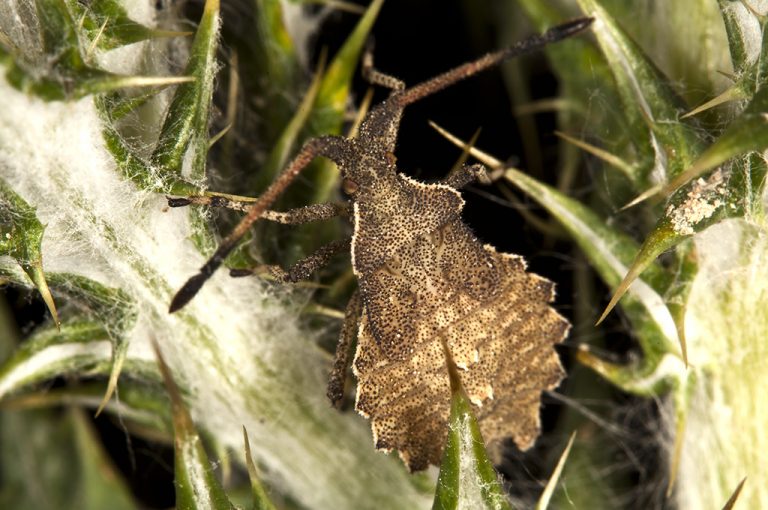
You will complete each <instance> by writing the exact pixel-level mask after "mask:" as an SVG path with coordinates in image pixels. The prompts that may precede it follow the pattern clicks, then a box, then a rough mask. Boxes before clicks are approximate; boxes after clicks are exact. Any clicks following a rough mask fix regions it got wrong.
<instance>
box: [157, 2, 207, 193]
mask: <svg viewBox="0 0 768 510" xmlns="http://www.w3.org/2000/svg"><path fill="white" fill-rule="evenodd" d="M218 34H219V0H207V1H206V3H205V10H204V11H203V17H202V19H201V20H200V25H199V26H198V28H197V33H196V34H195V39H194V41H193V43H192V48H191V49H190V56H189V62H188V63H187V68H186V70H185V74H186V75H189V76H193V77H194V78H195V80H194V81H192V82H189V83H185V84H183V85H181V86H179V87H178V88H177V89H176V92H175V94H174V96H173V100H172V101H171V105H170V107H169V108H168V113H167V115H166V118H165V122H164V124H163V127H162V129H161V131H160V137H159V139H158V143H157V146H156V147H155V149H154V151H153V153H152V157H151V159H150V161H151V164H152V165H153V166H155V167H156V168H157V169H158V170H159V171H160V172H161V173H162V174H170V175H171V176H179V175H180V174H181V172H182V162H183V160H184V157H185V155H186V154H187V152H188V151H190V150H191V151H193V158H192V168H191V169H190V172H191V173H190V175H189V178H191V179H194V180H202V179H203V178H204V176H205V162H206V156H207V154H208V121H209V117H210V109H211V97H212V94H213V79H214V77H215V75H216V70H217V65H216V49H217V47H218V44H217V40H218ZM172 180H175V179H172Z"/></svg>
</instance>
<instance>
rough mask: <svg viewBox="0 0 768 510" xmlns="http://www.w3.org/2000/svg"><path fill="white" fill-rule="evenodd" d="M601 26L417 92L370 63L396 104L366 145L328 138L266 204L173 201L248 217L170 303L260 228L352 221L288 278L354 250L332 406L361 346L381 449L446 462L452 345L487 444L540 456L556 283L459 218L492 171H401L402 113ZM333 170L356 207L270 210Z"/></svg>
mask: <svg viewBox="0 0 768 510" xmlns="http://www.w3.org/2000/svg"><path fill="white" fill-rule="evenodd" d="M591 22H592V20H591V19H589V18H581V19H577V20H575V21H571V22H568V23H565V24H562V25H559V26H556V27H554V28H551V29H550V30H548V31H547V32H545V33H544V34H542V35H538V36H533V37H530V38H528V39H526V40H523V41H521V42H518V43H516V44H514V45H512V46H510V47H508V48H506V49H503V50H500V51H498V52H495V53H490V54H487V55H485V56H484V57H481V58H479V59H477V60H475V61H472V62H469V63H466V64H464V65H461V66H459V67H456V68H454V69H452V70H450V71H447V72H445V73H443V74H441V75H438V76H436V77H434V78H432V79H430V80H427V81H425V82H423V83H421V84H419V85H416V86H414V87H411V88H405V85H404V83H403V82H402V81H400V80H398V79H397V78H394V77H392V76H389V75H386V74H383V73H381V72H379V71H377V70H375V69H373V67H372V66H371V65H370V63H368V65H364V66H363V74H364V76H365V77H366V78H367V79H368V81H370V82H371V83H372V84H375V85H379V86H383V87H387V88H389V89H391V93H390V95H389V97H388V98H387V99H385V100H384V101H383V102H382V103H380V104H379V105H377V106H376V107H375V108H373V109H372V110H371V111H370V112H369V113H368V114H367V115H366V117H365V119H364V120H363V122H362V124H361V126H360V129H359V133H358V136H357V137H356V138H345V137H341V136H323V137H320V138H315V139H312V140H310V141H308V142H307V143H306V144H305V145H304V146H303V147H302V148H301V150H300V151H299V152H298V154H297V155H296V156H295V158H294V159H293V160H292V161H291V162H290V163H289V164H288V166H287V167H286V168H285V170H284V171H283V172H282V173H281V174H280V175H279V176H278V177H277V178H276V180H275V181H274V182H273V183H272V184H271V185H270V187H269V188H268V189H267V190H266V191H265V192H264V194H262V195H261V196H260V197H259V198H258V199H257V200H256V201H255V202H253V203H251V204H249V205H248V206H243V205H238V204H236V203H234V202H232V201H230V200H228V199H226V198H221V197H187V198H171V199H169V204H170V205H172V206H181V205H187V204H190V203H197V204H208V205H219V206H228V207H234V208H238V207H240V208H241V209H244V210H246V211H247V214H246V216H245V217H244V218H243V219H242V220H241V221H240V223H239V224H238V225H237V226H236V227H235V228H234V230H233V231H232V232H231V233H230V234H229V235H228V236H227V237H226V238H225V239H224V240H223V241H222V242H221V244H220V245H219V247H218V249H217V250H216V252H215V253H214V255H213V256H212V257H211V258H210V259H209V260H208V261H207V262H206V263H205V265H203V267H202V268H201V269H200V272H199V273H198V274H196V275H195V276H193V277H192V278H190V279H189V280H188V281H187V282H186V284H185V285H184V286H183V287H182V288H181V290H179V291H178V293H177V294H176V296H175V297H174V298H173V301H172V303H171V306H170V311H171V312H175V311H177V310H179V309H180V308H181V307H183V306H184V305H185V304H187V303H188V302H189V301H190V300H191V299H192V298H193V297H194V295H195V294H196V293H197V292H198V291H199V290H200V288H201V287H202V285H203V284H204V283H205V281H206V280H207V279H208V278H209V277H210V276H211V275H212V274H213V273H214V271H216V269H217V268H218V267H219V266H220V265H221V264H222V262H223V261H224V259H225V258H226V256H227V255H228V254H229V253H230V252H231V251H232V249H233V248H234V247H235V246H236V244H237V243H238V241H239V240H240V239H241V238H242V236H243V235H244V234H245V233H246V232H247V231H248V229H249V228H250V227H251V225H252V224H253V223H254V222H255V221H256V220H257V219H259V218H262V217H263V218H265V219H270V220H273V221H280V222H283V223H294V224H298V223H305V222H308V221H315V220H321V219H327V218H330V217H333V216H336V215H347V216H350V217H351V219H352V223H353V227H354V228H353V236H352V238H351V239H348V240H343V241H336V242H334V243H331V244H330V245H327V246H325V247H323V248H321V249H320V250H318V251H317V252H315V253H314V254H312V255H310V256H309V257H307V258H306V259H304V260H302V261H299V262H298V263H297V264H296V265H294V266H293V267H291V268H290V269H288V270H287V271H283V270H275V271H274V274H275V275H276V276H278V277H279V278H280V279H281V280H283V281H287V282H290V281H298V280H301V279H305V278H306V277H308V276H309V275H310V274H311V273H312V272H313V271H314V270H315V269H317V268H319V267H320V266H322V265H323V264H324V263H326V262H327V261H328V260H329V259H330V258H331V257H332V256H333V255H334V254H335V253H337V252H339V251H341V250H345V249H350V248H351V254H352V267H353V270H354V273H355V275H356V276H357V280H358V290H357V291H356V292H355V294H354V295H353V297H352V298H351V299H350V302H349V304H348V305H347V310H346V313H345V321H344V325H343V326H342V331H341V335H340V340H339V343H338V346H337V349H336V356H335V360H334V367H333V370H332V372H331V376H330V380H329V383H328V396H329V398H330V399H331V401H332V402H334V403H337V402H338V401H339V400H340V399H341V397H342V394H343V385H344V380H345V376H346V371H347V369H348V366H349V355H350V354H351V353H350V350H351V345H352V344H353V343H354V339H355V337H357V348H356V353H355V357H354V361H353V363H352V367H353V371H354V373H355V375H356V376H357V380H358V390H357V399H356V402H355V407H356V409H357V410H358V412H360V413H361V414H363V415H364V416H366V417H368V418H370V420H371V425H372V430H373V436H374V443H375V445H376V447H377V448H379V449H383V450H392V449H396V450H398V451H399V452H400V456H401V457H402V458H403V460H404V461H405V463H406V465H407V466H408V467H409V469H411V470H420V469H424V468H426V467H427V466H428V465H429V464H437V463H438V462H439V459H440V453H441V450H442V444H443V442H444V441H443V440H442V439H441V438H445V435H446V424H447V419H448V415H449V408H450V388H449V378H448V372H447V369H446V355H445V352H444V351H443V348H444V347H445V348H447V349H448V350H449V352H450V355H451V357H452V359H453V362H454V363H455V366H456V367H458V372H459V375H460V378H461V382H462V385H463V387H464V388H465V390H466V392H467V395H468V396H469V398H470V401H471V402H472V404H473V406H474V411H475V414H476V416H477V419H478V423H479V426H480V429H481V432H482V435H483V437H484V438H485V440H486V442H487V443H489V444H498V443H499V442H500V441H501V440H502V439H504V438H506V437H512V438H513V439H514V441H515V443H516V444H517V445H518V446H519V447H520V448H521V449H527V448H529V447H530V446H531V445H532V444H533V442H534V440H535V439H536V437H538V435H539V432H540V420H539V406H540V399H541V392H542V391H544V390H548V389H552V388H554V387H555V386H557V384H559V382H560V381H561V380H562V378H563V377H564V371H563V368H562V366H561V365H560V361H559V358H558V356H557V353H556V352H555V350H554V348H553V346H554V344H556V343H558V342H560V341H562V340H563V338H564V337H565V335H566V333H567V330H568V328H569V324H568V322H567V321H566V320H565V319H564V318H563V317H561V316H560V315H559V314H558V313H557V312H556V311H555V310H554V309H553V308H552V307H551V306H550V303H551V302H552V300H553V299H554V284H552V283H551V282H550V281H548V280H546V279H544V278H542V277H539V276H537V275H535V274H532V273H528V272H526V271H525V262H524V261H523V259H522V258H521V257H519V256H516V255H511V254H506V253H499V252H497V251H496V250H495V249H494V248H493V247H492V246H490V245H482V244H481V243H480V242H479V241H478V240H477V239H476V238H475V237H474V235H473V234H472V233H471V231H470V230H469V228H468V227H467V226H466V225H465V224H464V223H463V222H462V221H461V210H462V208H463V205H464V202H463V199H462V198H461V195H460V193H459V191H458V190H460V189H461V188H462V187H463V186H465V185H466V184H468V183H470V182H472V181H473V180H475V179H476V178H478V176H479V175H481V174H482V173H483V172H484V170H483V168H482V166H481V165H472V166H463V167H462V168H461V169H460V170H458V171H456V172H453V173H451V174H450V175H448V176H447V177H446V178H444V179H443V180H442V181H440V182H437V183H434V184H425V183H421V182H418V181H416V180H414V179H411V178H409V177H406V176H404V175H402V174H400V173H398V169H397V167H396V165H395V157H394V154H393V153H394V150H395V142H396V139H397V134H398V128H399V124H400V119H401V117H402V115H403V110H404V109H405V107H406V106H407V105H409V104H411V103H413V102H415V101H418V100H419V99H422V98H424V97H426V96H429V95H431V94H433V93H435V92H437V91H439V90H441V89H443V88H446V87H448V86H450V85H452V84H454V83H456V82H458V81H460V80H462V79H464V78H467V77H470V76H472V75H474V74H476V73H478V72H480V71H482V70H485V69H487V68H490V67H492V66H495V65H497V64H499V63H501V62H502V61H504V60H506V59H508V58H512V57H515V56H518V55H521V54H525V53H529V52H532V51H534V50H537V49H539V48H541V47H542V46H544V45H546V44H549V43H552V42H556V41H559V40H562V39H565V38H567V37H570V36H572V35H574V34H576V33H578V32H580V31H582V30H584V29H586V28H587V27H588V26H589V25H590V23H591ZM318 156H322V157H326V158H328V159H330V160H332V161H334V162H335V163H336V164H337V165H338V167H339V169H340V171H341V176H342V187H343V190H344V192H345V193H346V194H347V195H348V196H349V197H350V200H349V201H348V202H346V203H343V204H317V205H310V206H306V207H303V208H299V209H294V210H291V211H287V212H284V213H276V212H273V211H268V210H267V208H268V207H269V206H270V205H271V204H272V203H273V202H274V201H275V200H276V199H277V197H278V196H279V195H280V193H282V191H283V190H284V189H285V188H286V187H287V186H288V185H289V184H290V183H291V181H292V180H293V179H294V178H295V177H296V176H297V175H298V174H299V172H300V171H301V170H302V169H303V168H304V167H305V166H306V165H307V164H308V163H310V162H311V161H312V160H313V159H314V158H316V157H318Z"/></svg>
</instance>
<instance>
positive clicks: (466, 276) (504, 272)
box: [340, 92, 568, 470]
mask: <svg viewBox="0 0 768 510" xmlns="http://www.w3.org/2000/svg"><path fill="white" fill-rule="evenodd" d="M396 96H397V92H395V93H394V97H395V100H396ZM388 107H389V106H388V105H387V103H385V104H383V105H380V106H379V108H383V109H386V108H388ZM397 120H399V118H397ZM366 128H368V126H363V129H362V130H361V131H362V132H363V133H365V132H366V131H367V129H366ZM390 143H391V145H389V144H390ZM356 145H357V144H356ZM357 147H365V149H364V150H365V151H366V152H365V153H363V154H356V155H355V156H356V157H352V158H350V159H347V161H352V162H354V164H353V165H350V166H347V165H346V164H344V163H342V164H341V165H340V168H341V171H342V174H343V175H344V176H345V178H347V179H358V180H364V183H363V184H362V185H361V184H358V183H357V181H355V186H353V187H354V188H355V189H356V192H355V193H354V195H353V197H352V198H353V199H354V213H353V221H354V236H353V238H352V264H353V267H354V271H355V274H356V275H357V278H358V282H359V289H360V297H361V300H362V314H361V320H360V325H359V328H358V346H357V352H356V355H355V360H354V363H353V368H354V371H355V375H356V376H357V378H358V389H357V401H356V409H357V410H358V411H359V412H360V413H361V414H363V415H364V416H366V417H368V418H370V419H371V422H372V423H371V426H372V429H373V433H374V441H375V444H376V447H377V448H381V449H396V450H398V451H399V452H400V454H401V456H402V458H403V460H404V461H405V463H406V464H407V465H408V467H409V468H410V469H411V470H419V469H424V468H425V467H427V465H428V464H430V463H431V464H436V463H438V462H439V460H440V453H441V451H442V445H443V444H444V442H445V436H446V433H447V420H448V415H449V411H450V395H451V391H450V385H449V380H448V372H447V369H446V360H445V355H444V353H443V349H442V343H443V342H445V344H446V345H447V346H448V348H449V349H450V351H451V354H452V356H453V359H454V361H455V363H456V365H457V366H458V368H459V373H460V376H461V380H462V383H463V385H464V388H465V389H466V391H467V394H468V395H469V398H470V400H471V402H472V403H473V405H474V408H475V412H476V415H477V417H478V420H479V424H480V429H481V432H482V433H483V437H484V438H485V440H486V442H488V443H497V442H499V441H500V440H502V439H504V438H506V437H512V438H513V439H514V441H515V443H516V444H517V445H518V446H519V447H520V448H523V449H526V448H528V447H530V446H531V445H532V444H533V441H534V440H535V438H536V437H537V436H538V435H539V429H540V426H539V407H540V399H541V392H542V391H544V390H548V389H552V388H554V387H555V386H556V385H557V384H558V383H559V382H560V381H561V380H562V378H563V376H564V372H563V369H562V367H561V365H560V361H559V359H558V356H557V354H556V353H555V350H554V348H553V345H554V344H555V343H557V342H560V341H562V339H563V338H564V337H565V334H566V332H567V329H568V322H567V321H566V320H565V319H564V318H563V317H561V316H560V315H559V314H557V313H556V312H555V310H554V309H553V308H552V307H551V306H550V305H549V304H550V303H551V301H552V300H553V298H554V286H553V284H552V283H551V282H549V281H547V280H545V279H544V278H541V277H539V276H537V275H534V274H530V273H527V272H526V271H525V262H524V261H523V259H522V258H521V257H518V256H516V255H508V254H504V253H498V252H496V250H495V249H494V248H493V247H491V246H488V245H483V244H481V243H480V242H479V241H478V240H477V239H476V238H475V237H474V235H473V234H472V233H471V231H470V230H469V228H468V227H467V226H466V225H465V224H464V223H463V222H462V221H461V210H462V207H463V205H464V201H463V200H462V198H461V196H460V195H459V193H458V191H457V190H455V189H453V188H452V187H450V186H448V185H445V184H440V183H437V184H424V183H420V182H418V181H415V180H413V179H411V178H408V177H405V176H403V175H402V174H398V173H397V172H396V168H395V167H394V166H393V165H391V164H390V165H381V164H378V162H380V161H384V160H386V158H384V157H382V156H381V155H382V154H386V152H387V151H391V150H393V149H394V140H391V141H387V143H386V144H382V143H381V139H380V140H379V142H378V143H377V142H376V141H373V140H372V141H371V142H370V143H368V144H365V145H363V144H359V145H357ZM351 150H352V151H354V150H355V149H351ZM345 159H346V158H345ZM371 163H374V164H371ZM374 169H375V171H372V170H374ZM366 172H368V175H367V176H366V175H365V174H366ZM361 177H362V179H361ZM363 188H364V189H363Z"/></svg>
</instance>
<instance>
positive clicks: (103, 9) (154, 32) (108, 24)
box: [67, 0, 190, 50]
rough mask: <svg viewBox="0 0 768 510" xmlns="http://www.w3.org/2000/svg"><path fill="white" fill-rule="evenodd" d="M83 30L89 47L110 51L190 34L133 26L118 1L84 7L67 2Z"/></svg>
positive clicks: (69, 0) (101, 1) (92, 3)
mask: <svg viewBox="0 0 768 510" xmlns="http://www.w3.org/2000/svg"><path fill="white" fill-rule="evenodd" d="M67 1H68V4H69V6H70V8H71V9H72V10H73V12H74V14H75V17H76V18H77V19H78V20H81V21H80V24H81V26H82V29H83V31H84V32H85V34H86V36H87V37H88V39H89V40H90V41H91V47H92V48H93V47H97V48H99V49H102V50H111V49H114V48H118V47H120V46H125V45H128V44H133V43H136V42H139V41H144V40H147V39H155V38H160V37H177V36H184V35H190V32H178V31H175V30H159V29H156V28H150V27H146V26H144V25H142V24H141V23H137V22H135V21H133V20H132V19H131V18H129V17H128V13H127V12H126V10H125V8H124V7H123V4H122V3H121V2H119V1H118V0H99V1H98V2H90V3H89V4H87V6H86V5H84V4H82V3H80V2H77V1H73V0H67Z"/></svg>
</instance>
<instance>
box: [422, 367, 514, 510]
mask: <svg viewBox="0 0 768 510" xmlns="http://www.w3.org/2000/svg"><path fill="white" fill-rule="evenodd" d="M453 372H454V371H451V370H449V373H450V374H451V388H452V390H453V391H452V395H451V415H450V418H449V421H448V437H447V440H446V444H445V447H444V449H443V460H442V462H441V463H440V475H439V476H438V479H437V490H436V491H435V501H434V502H433V503H432V510H456V509H459V508H474V509H478V510H479V509H488V510H491V509H492V510H506V509H509V510H511V508H512V507H511V506H510V504H509V502H508V501H507V497H506V495H505V494H504V490H503V489H502V488H501V484H499V480H498V475H497V474H496V471H495V470H494V469H493V464H491V461H490V460H489V459H488V454H487V453H486V451H485V442H484V441H483V437H482V436H481V435H480V428H479V427H478V425H477V420H476V419H475V415H474V414H473V413H472V405H471V404H470V402H469V399H468V398H467V395H466V393H465V392H464V389H463V388H461V380H460V378H459V377H458V376H457V375H456V374H455V373H453ZM457 381H458V382H457Z"/></svg>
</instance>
